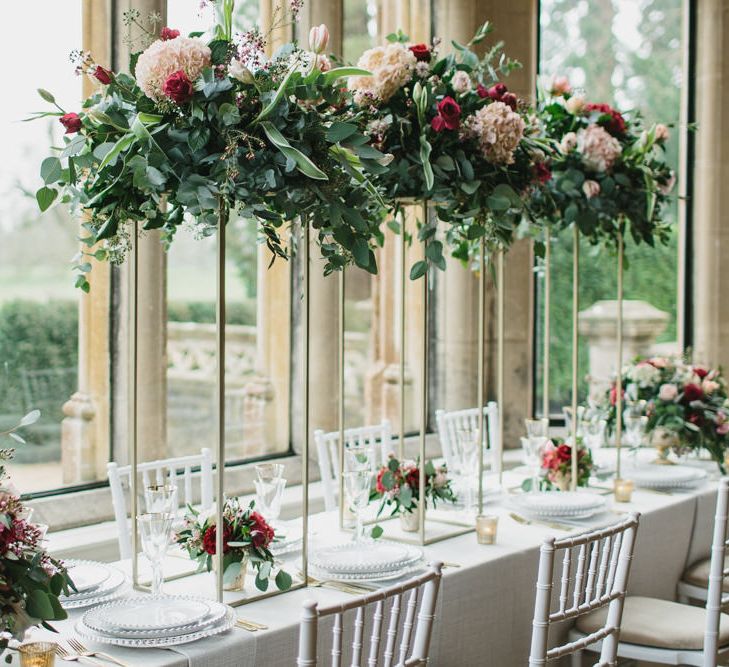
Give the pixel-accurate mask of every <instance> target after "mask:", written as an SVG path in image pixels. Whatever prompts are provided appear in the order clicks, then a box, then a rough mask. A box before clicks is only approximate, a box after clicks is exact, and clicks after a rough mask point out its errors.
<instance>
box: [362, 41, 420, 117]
mask: <svg viewBox="0 0 729 667" xmlns="http://www.w3.org/2000/svg"><path fill="white" fill-rule="evenodd" d="M416 62H417V59H416V58H415V55H414V54H413V52H412V51H410V49H408V48H407V47H406V46H405V45H404V44H400V43H398V42H396V43H393V44H388V45H387V46H378V47H375V48H374V49H369V50H367V51H365V52H364V53H363V54H362V55H361V56H360V59H359V61H358V62H357V67H361V68H362V69H366V70H367V71H369V72H372V76H353V77H351V78H350V79H349V89H350V90H351V91H352V92H353V93H354V99H355V102H357V103H358V104H367V103H368V101H367V100H371V99H373V98H374V99H377V100H379V101H380V102H387V100H389V99H390V98H391V97H392V96H393V95H394V94H395V93H396V92H397V91H398V90H399V89H400V88H402V87H403V86H404V85H405V84H406V83H407V82H408V81H410V79H411V78H412V76H413V70H414V69H415V64H416Z"/></svg>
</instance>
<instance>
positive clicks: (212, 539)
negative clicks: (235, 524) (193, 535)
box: [203, 525, 232, 556]
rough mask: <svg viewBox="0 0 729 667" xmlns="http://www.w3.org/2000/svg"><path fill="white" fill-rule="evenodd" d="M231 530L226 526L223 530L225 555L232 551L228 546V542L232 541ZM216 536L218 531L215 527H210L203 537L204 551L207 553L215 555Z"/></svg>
mask: <svg viewBox="0 0 729 667" xmlns="http://www.w3.org/2000/svg"><path fill="white" fill-rule="evenodd" d="M231 533H232V531H231V528H230V526H228V525H226V526H225V528H224V529H223V553H224V554H227V553H228V551H230V547H229V546H228V542H229V541H230V536H231ZM216 534H217V531H216V530H215V526H210V527H209V528H208V529H207V530H206V531H205V534H204V535H203V551H205V553H208V554H210V555H211V556H212V555H215V543H216V539H217V537H216Z"/></svg>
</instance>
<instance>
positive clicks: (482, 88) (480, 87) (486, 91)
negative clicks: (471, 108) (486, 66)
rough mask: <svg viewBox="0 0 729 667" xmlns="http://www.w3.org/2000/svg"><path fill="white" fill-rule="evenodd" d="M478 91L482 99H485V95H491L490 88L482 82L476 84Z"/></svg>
mask: <svg viewBox="0 0 729 667" xmlns="http://www.w3.org/2000/svg"><path fill="white" fill-rule="evenodd" d="M476 92H477V93H478V96H479V97H480V98H481V99H483V98H484V97H488V96H489V89H488V88H486V86H484V85H483V84H482V83H479V84H478V85H477V86H476Z"/></svg>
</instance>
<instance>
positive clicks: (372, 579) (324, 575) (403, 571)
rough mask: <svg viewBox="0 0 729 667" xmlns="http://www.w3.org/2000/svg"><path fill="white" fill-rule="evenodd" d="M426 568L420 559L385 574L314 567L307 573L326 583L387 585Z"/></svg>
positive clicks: (425, 564) (423, 560)
mask: <svg viewBox="0 0 729 667" xmlns="http://www.w3.org/2000/svg"><path fill="white" fill-rule="evenodd" d="M426 566H427V563H426V562H425V559H422V558H421V559H420V560H419V561H416V562H415V563H412V564H410V565H407V566H405V567H401V568H398V569H396V570H391V571H389V572H386V573H378V574H366V573H365V574H344V573H341V572H334V573H332V572H328V571H326V570H319V569H317V568H315V567H311V568H309V572H310V574H311V576H313V577H314V578H315V579H324V580H326V581H340V582H342V583H347V582H351V583H355V582H362V583H370V584H378V583H388V582H392V581H394V580H395V579H401V578H403V577H409V576H412V575H415V574H418V573H420V572H424V571H425V568H426Z"/></svg>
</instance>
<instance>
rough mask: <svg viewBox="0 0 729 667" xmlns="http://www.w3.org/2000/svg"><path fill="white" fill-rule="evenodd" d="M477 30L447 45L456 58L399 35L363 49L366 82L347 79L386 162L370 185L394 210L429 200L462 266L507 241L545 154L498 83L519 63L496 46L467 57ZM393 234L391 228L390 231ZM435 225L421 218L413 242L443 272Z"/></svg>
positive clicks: (525, 113) (524, 111) (420, 269)
mask: <svg viewBox="0 0 729 667" xmlns="http://www.w3.org/2000/svg"><path fill="white" fill-rule="evenodd" d="M491 30H492V28H491V26H490V24H488V23H486V24H484V25H483V26H482V27H481V28H480V29H479V30H478V32H477V33H476V35H475V36H474V38H473V39H472V40H471V41H470V42H469V43H468V44H460V43H458V42H453V46H454V48H455V53H453V54H449V55H447V56H445V57H439V55H438V41H437V40H436V41H435V42H434V43H433V44H432V45H430V46H429V45H427V44H411V43H409V41H408V37H407V36H406V35H404V34H402V32H398V33H397V34H392V35H389V36H388V44H386V45H385V46H378V47H376V48H373V49H370V50H368V51H366V52H365V53H364V54H362V56H361V57H360V59H359V61H358V63H357V65H358V67H361V68H363V69H366V70H368V71H370V72H371V75H369V76H356V77H351V78H350V79H349V89H350V91H351V92H352V103H353V105H354V109H355V111H356V113H357V117H358V119H359V122H360V127H362V128H363V129H364V132H365V133H366V134H367V135H368V136H369V137H370V139H371V141H372V145H373V146H374V147H375V148H378V149H379V150H381V151H383V152H384V153H386V154H388V155H392V156H393V162H392V163H391V164H390V166H389V168H388V169H387V170H386V171H384V172H382V173H381V174H380V175H379V176H378V177H377V182H378V183H379V184H380V185H381V186H382V189H383V191H384V192H385V193H386V196H387V198H388V199H389V200H391V201H393V202H394V203H393V206H394V207H395V208H397V206H398V205H399V202H400V200H402V199H403V198H405V199H409V198H415V199H418V200H422V199H429V200H432V201H434V202H435V204H436V209H437V213H438V218H439V219H440V220H441V221H442V222H444V223H446V229H447V231H446V241H447V242H448V244H449V245H450V246H451V247H452V248H453V249H454V255H455V256H456V257H460V258H461V259H463V260H466V259H467V258H468V255H469V247H470V246H471V245H472V244H473V242H474V241H476V240H477V239H480V238H482V237H484V236H485V237H487V240H488V241H489V242H493V243H499V244H506V245H508V244H509V243H510V242H511V239H512V236H513V233H514V230H515V228H516V226H517V225H518V223H519V221H520V220H521V218H522V214H523V209H524V206H525V197H526V194H527V193H528V192H529V189H530V187H531V186H532V184H533V183H535V182H537V181H538V180H539V175H538V174H537V173H536V172H535V171H534V168H533V162H534V156H535V155H543V152H542V149H543V148H545V147H546V144H545V143H544V142H543V141H540V140H539V139H538V138H537V137H536V136H534V134H535V130H536V128H535V127H533V122H532V120H531V114H530V113H529V110H528V108H527V106H526V104H525V103H524V102H522V101H520V100H518V99H517V97H516V95H514V94H513V93H511V92H509V91H508V89H507V87H506V86H505V85H504V84H503V83H501V82H499V81H498V77H499V76H502V75H507V74H508V73H509V72H510V71H512V70H513V69H514V68H515V67H518V66H519V64H518V63H516V62H515V61H513V60H511V59H509V58H508V57H506V56H505V55H504V54H503V53H502V45H501V44H500V43H499V44H496V45H494V46H492V47H491V48H489V49H487V50H486V53H485V55H484V56H483V57H479V56H477V55H476V53H475V52H474V51H473V50H472V49H473V48H474V47H476V46H477V45H479V44H481V43H482V42H483V41H484V40H485V39H486V37H487V35H488V34H489V33H490V32H491ZM397 231H399V230H397ZM435 231H436V230H435V221H434V220H433V221H427V220H426V221H421V227H420V230H419V238H420V240H421V241H423V242H425V243H426V244H427V250H426V258H425V260H424V261H421V262H418V263H417V264H415V265H414V266H413V267H412V269H411V278H418V277H420V276H421V275H423V274H424V273H425V272H426V271H427V269H428V265H430V264H432V265H435V266H437V267H439V268H441V269H443V268H445V260H444V258H443V244H442V242H441V241H440V240H436V239H435V238H434V237H435Z"/></svg>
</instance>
